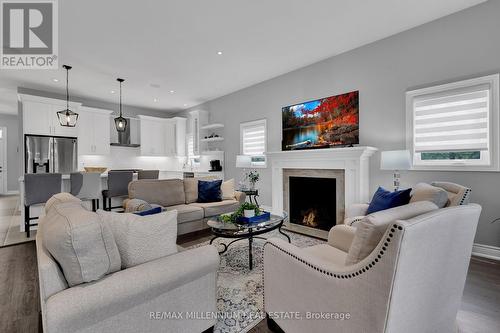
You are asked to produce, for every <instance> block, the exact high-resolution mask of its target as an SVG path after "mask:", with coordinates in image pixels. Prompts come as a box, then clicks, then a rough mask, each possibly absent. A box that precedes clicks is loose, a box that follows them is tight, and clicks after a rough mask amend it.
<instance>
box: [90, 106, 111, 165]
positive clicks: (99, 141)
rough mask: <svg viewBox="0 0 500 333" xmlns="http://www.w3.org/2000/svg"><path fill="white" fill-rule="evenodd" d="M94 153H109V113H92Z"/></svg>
mask: <svg viewBox="0 0 500 333" xmlns="http://www.w3.org/2000/svg"><path fill="white" fill-rule="evenodd" d="M93 120H94V121H93V127H94V154H96V155H109V153H110V150H111V149H110V145H109V143H110V139H111V138H110V131H109V121H110V118H109V114H99V113H94V118H93Z"/></svg>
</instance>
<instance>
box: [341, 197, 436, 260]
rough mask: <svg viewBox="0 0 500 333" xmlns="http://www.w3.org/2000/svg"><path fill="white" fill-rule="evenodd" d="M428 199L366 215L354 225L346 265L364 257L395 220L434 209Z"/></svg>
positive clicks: (409, 217) (434, 206)
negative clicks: (354, 231)
mask: <svg viewBox="0 0 500 333" xmlns="http://www.w3.org/2000/svg"><path fill="white" fill-rule="evenodd" d="M436 209H438V207H437V206H436V205H435V204H434V203H432V202H430V201H419V202H414V203H410V204H408V205H404V206H400V207H395V208H391V209H386V210H383V211H379V212H376V213H373V214H370V215H367V216H365V217H364V218H363V220H362V221H361V222H359V223H358V224H357V226H356V233H355V234H354V239H353V240H352V243H351V247H350V248H349V252H348V253H347V257H346V261H345V263H346V265H353V264H356V263H358V262H359V261H361V260H363V259H364V258H366V257H367V256H368V255H369V254H370V253H371V252H372V251H373V250H374V249H375V248H376V247H377V245H378V243H379V242H380V240H381V239H382V236H383V235H384V234H385V232H386V230H387V227H388V226H389V225H391V224H392V223H393V222H394V221H396V220H408V219H411V218H413V217H415V216H418V215H422V214H425V213H428V212H430V211H433V210H436Z"/></svg>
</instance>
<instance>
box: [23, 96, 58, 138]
mask: <svg viewBox="0 0 500 333" xmlns="http://www.w3.org/2000/svg"><path fill="white" fill-rule="evenodd" d="M51 112H52V105H50V104H45V103H37V102H24V103H23V127H24V134H40V135H53V134H54V133H53V129H52V127H53V126H52V118H51V117H50V113H51Z"/></svg>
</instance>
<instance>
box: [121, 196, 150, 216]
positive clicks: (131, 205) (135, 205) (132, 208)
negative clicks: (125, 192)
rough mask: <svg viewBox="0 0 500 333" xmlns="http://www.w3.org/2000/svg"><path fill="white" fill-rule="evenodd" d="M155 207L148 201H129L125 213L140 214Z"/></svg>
mask: <svg viewBox="0 0 500 333" xmlns="http://www.w3.org/2000/svg"><path fill="white" fill-rule="evenodd" d="M152 208H153V207H152V206H151V205H150V204H149V203H148V202H146V201H144V200H141V199H128V200H127V203H126V205H125V213H133V212H139V211H143V210H150V209H152Z"/></svg>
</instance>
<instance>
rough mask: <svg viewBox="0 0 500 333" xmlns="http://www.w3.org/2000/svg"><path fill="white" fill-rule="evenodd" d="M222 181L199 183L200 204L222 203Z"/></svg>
mask: <svg viewBox="0 0 500 333" xmlns="http://www.w3.org/2000/svg"><path fill="white" fill-rule="evenodd" d="M221 184H222V180H212V181H205V180H199V181H198V202H216V201H222V192H221V190H220V186H221Z"/></svg>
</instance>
